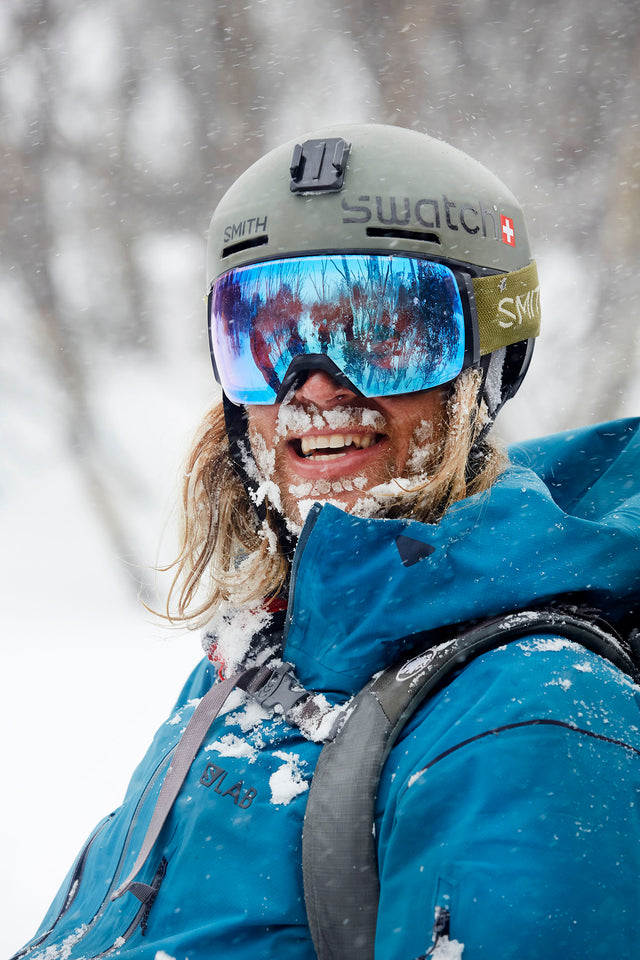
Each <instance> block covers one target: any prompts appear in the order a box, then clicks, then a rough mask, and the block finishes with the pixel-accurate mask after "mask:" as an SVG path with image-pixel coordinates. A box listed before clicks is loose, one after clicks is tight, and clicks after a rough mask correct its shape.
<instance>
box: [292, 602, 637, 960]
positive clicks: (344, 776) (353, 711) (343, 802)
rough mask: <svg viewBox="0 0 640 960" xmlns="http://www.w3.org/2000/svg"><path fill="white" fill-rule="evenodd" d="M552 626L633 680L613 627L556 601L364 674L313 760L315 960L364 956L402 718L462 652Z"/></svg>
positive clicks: (463, 659)
mask: <svg viewBox="0 0 640 960" xmlns="http://www.w3.org/2000/svg"><path fill="white" fill-rule="evenodd" d="M541 632H553V633H554V634H558V635H560V636H562V637H566V638H568V639H570V640H573V641H575V642H577V643H580V644H581V645H583V646H584V647H587V648H588V649H589V650H592V651H594V652H595V653H598V654H600V655H601V656H603V657H606V658H607V659H608V660H610V661H612V662H613V663H614V664H615V665H616V666H617V667H619V668H620V669H621V670H623V671H624V672H625V673H628V674H630V675H631V676H632V677H634V679H635V678H636V677H637V668H636V665H635V664H634V662H633V660H632V659H631V657H630V656H629V655H628V654H627V653H626V651H625V649H624V648H623V646H622V645H621V644H620V643H619V642H618V640H617V639H616V638H615V637H613V636H612V635H611V634H608V633H606V632H605V631H604V630H602V629H600V628H599V627H598V626H595V625H594V624H592V623H590V622H589V621H587V620H582V619H580V618H579V617H576V616H572V615H570V614H566V613H564V612H560V611H555V610H542V611H540V610H537V611H521V612H519V613H515V614H509V615H506V616H503V617H498V618H495V619H493V620H488V621H485V622H483V623H480V624H479V625H477V626H474V627H472V628H470V629H469V630H466V631H465V632H464V633H462V634H461V635H460V636H458V637H455V638H454V639H452V640H449V641H447V642H445V643H442V644H439V645H437V646H434V647H431V648H430V649H428V650H426V651H425V652H424V653H421V654H419V655H418V656H414V657H413V658H412V659H411V660H408V661H407V662H405V663H402V664H395V665H394V666H391V667H388V668H387V669H386V670H385V671H383V673H381V674H379V675H378V676H377V677H375V678H374V679H372V680H371V681H370V682H369V683H368V684H367V685H366V686H365V687H364V688H363V689H362V690H361V691H360V693H359V694H358V695H357V696H356V697H355V699H354V700H353V701H351V702H350V704H349V712H348V715H347V719H346V720H345V721H344V723H343V724H342V726H341V727H340V728H339V730H338V733H337V734H336V735H335V737H334V738H333V739H332V740H331V741H329V742H328V743H326V744H325V746H324V747H323V750H322V753H321V754H320V758H319V760H318V763H317V766H316V769H315V772H314V775H313V780H312V782H311V789H310V792H309V800H308V803H307V810H306V814H305V821H304V831H303V842H302V849H303V876H304V892H305V901H306V908H307V916H308V920H309V926H310V929H311V935H312V937H313V942H314V945H315V949H316V953H317V955H318V960H342V958H344V957H349V958H350V960H372V958H373V955H374V939H375V930H376V920H377V914H378V901H379V896H380V886H379V881H378V870H377V861H376V849H375V837H374V817H375V798H376V794H377V789H378V781H379V779H380V774H381V771H382V767H383V765H384V762H385V760H386V759H387V757H388V755H389V752H390V751H391V748H392V746H393V744H394V743H395V741H396V739H397V737H398V734H399V733H400V731H401V730H402V728H403V727H404V725H405V724H406V722H407V720H408V719H409V717H410V716H411V715H412V714H413V713H414V711H415V710H416V709H417V708H418V706H419V705H420V704H421V703H422V702H423V701H424V700H425V699H426V697H427V696H428V695H429V694H430V693H431V692H432V691H433V690H434V688H435V687H437V686H438V685H439V684H440V683H442V682H443V680H445V679H446V678H447V677H448V676H449V675H450V674H451V673H452V672H453V671H454V670H456V669H457V668H459V667H460V666H462V665H463V664H464V663H467V662H468V661H469V660H470V659H472V658H474V657H477V656H480V655H481V654H482V653H486V652H488V651H489V650H492V649H495V648H496V647H499V646H502V645H503V644H504V643H508V642H510V641H513V640H517V639H519V638H522V637H524V636H530V635H531V634H532V633H541Z"/></svg>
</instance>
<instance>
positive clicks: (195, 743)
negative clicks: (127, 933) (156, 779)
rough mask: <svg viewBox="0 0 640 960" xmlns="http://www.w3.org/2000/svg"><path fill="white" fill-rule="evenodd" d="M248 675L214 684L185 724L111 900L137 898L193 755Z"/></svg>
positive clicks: (242, 674)
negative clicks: (124, 875) (148, 818)
mask: <svg viewBox="0 0 640 960" xmlns="http://www.w3.org/2000/svg"><path fill="white" fill-rule="evenodd" d="M248 673H251V674H252V675H253V674H254V673H255V670H246V671H244V673H236V674H234V676H232V677H228V678H227V679H226V680H223V681H222V683H215V684H214V685H213V686H212V687H211V689H210V690H209V691H207V693H206V694H205V696H204V697H203V698H202V700H201V701H200V703H199V704H198V706H197V707H196V709H195V710H194V712H193V716H192V717H191V720H190V721H189V723H188V724H187V729H186V730H185V732H184V733H183V735H182V737H181V739H180V741H179V743H178V745H177V747H176V750H175V753H174V756H173V759H172V761H171V766H170V767H169V769H168V770H167V774H166V776H165V778H164V780H163V782H162V787H161V788H160V793H159V794H158V799H157V801H156V805H155V809H154V811H153V814H152V817H151V821H150V823H149V826H148V827H147V832H146V834H145V837H144V840H143V841H142V846H141V847H140V852H139V853H138V856H137V858H136V862H135V863H134V865H133V867H132V869H131V872H130V873H129V876H128V877H127V879H126V880H125V881H124V883H122V884H121V885H120V886H119V887H118V889H117V890H116V892H115V893H114V894H113V895H112V897H111V899H112V900H117V899H118V897H121V896H122V895H123V894H124V893H126V892H127V890H130V891H131V892H132V893H134V894H135V895H136V896H138V897H139V892H140V891H139V885H137V884H135V883H134V881H135V878H136V877H137V875H138V873H139V872H140V870H141V868H142V866H143V864H144V863H145V861H146V859H147V857H148V856H149V854H150V853H151V849H152V847H153V845H154V844H155V842H156V840H157V839H158V836H159V835H160V831H161V830H162V828H163V826H164V823H165V820H166V819H167V817H168V816H169V813H170V811H171V808H172V806H173V804H174V801H175V799H176V797H177V796H178V793H179V792H180V788H181V787H182V784H183V783H184V780H185V777H186V776H187V773H188V771H189V767H190V766H191V764H192V763H193V761H194V759H195V755H196V753H197V752H198V750H199V749H200V745H201V744H202V741H203V740H204V738H205V736H206V734H207V730H208V729H209V727H210V726H211V724H212V723H213V721H214V720H215V718H216V717H217V716H218V714H219V713H220V710H221V709H222V707H223V706H224V703H225V701H226V699H227V697H228V696H229V694H230V693H231V691H232V690H233V688H234V687H235V686H236V685H237V684H238V681H239V680H240V678H241V677H243V676H245V675H246V674H248Z"/></svg>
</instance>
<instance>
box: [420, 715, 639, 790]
mask: <svg viewBox="0 0 640 960" xmlns="http://www.w3.org/2000/svg"><path fill="white" fill-rule="evenodd" d="M536 726H547V727H560V728H562V729H565V730H571V731H572V733H580V734H583V735H584V736H586V737H591V738H592V739H593V740H600V741H601V742H603V743H610V744H612V745H613V746H616V747H624V749H625V750H630V751H631V752H632V753H635V754H636V756H638V757H640V749H638V748H637V747H633V746H631V744H629V743H625V741H624V740H617V739H616V738H615V737H608V736H606V735H605V734H603V733H595V732H594V731H593V730H585V728H584V727H578V726H576V725H575V724H572V723H567V722H566V721H565V720H554V719H552V718H550V717H535V718H533V719H532V720H520V721H518V722H516V723H505V724H502V725H501V726H499V727H492V728H491V730H483V731H482V733H477V734H475V735H474V736H473V737H468V738H467V739H466V740H461V741H460V743H456V744H454V746H452V747H448V748H447V749H446V750H443V751H442V753H439V754H438V756H437V757H434V758H433V760H430V761H429V763H427V764H425V765H424V766H423V767H421V768H420V769H419V770H417V771H416V772H415V773H413V774H411V780H412V781H413V780H414V779H415V777H419V776H421V775H422V774H423V773H426V772H427V770H430V769H431V768H432V767H434V766H435V765H436V764H437V763H439V762H440V761H441V760H444V759H445V758H446V757H448V756H451V754H453V753H456V752H457V751H458V750H461V749H462V748H463V747H468V746H469V745H470V744H472V743H475V742H476V741H478V740H484V739H485V738H486V737H492V736H497V735H498V734H500V733H505V732H506V731H507V730H519V729H521V728H523V727H536ZM408 789H409V786H406V787H405V788H404V790H403V792H402V795H403V796H404V794H405V793H406V792H407V790H408Z"/></svg>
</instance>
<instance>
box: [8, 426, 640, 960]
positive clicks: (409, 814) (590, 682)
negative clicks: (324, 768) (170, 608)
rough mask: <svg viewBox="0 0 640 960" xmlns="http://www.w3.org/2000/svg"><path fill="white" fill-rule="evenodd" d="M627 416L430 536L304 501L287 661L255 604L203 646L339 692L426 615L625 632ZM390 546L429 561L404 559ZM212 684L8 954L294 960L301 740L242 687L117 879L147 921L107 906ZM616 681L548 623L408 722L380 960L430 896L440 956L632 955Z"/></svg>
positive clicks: (393, 792)
mask: <svg viewBox="0 0 640 960" xmlns="http://www.w3.org/2000/svg"><path fill="white" fill-rule="evenodd" d="M639 426H640V422H639V421H620V422H617V423H613V424H606V425H601V426H598V427H595V428H588V429H585V430H581V431H574V432H571V433H566V434H561V435H557V436H554V437H550V438H547V439H545V440H542V441H536V442H531V443H527V444H524V445H522V446H518V447H516V448H513V449H512V450H511V451H510V454H511V461H512V466H511V467H510V468H509V469H508V471H507V472H506V473H505V474H504V475H503V476H502V477H501V478H500V480H499V481H498V482H497V483H496V484H495V486H494V487H493V488H492V490H491V491H488V492H486V493H483V494H480V495H478V496H475V497H472V498H470V499H468V500H466V501H464V502H463V503H460V504H458V505H456V506H455V507H453V508H452V509H451V510H450V511H449V512H448V514H447V515H446V516H445V517H444V519H443V520H442V521H441V522H440V523H439V524H437V525H425V524H420V523H417V522H415V521H402V520H367V519H359V518H355V517H353V516H350V515H348V514H346V513H344V512H342V511H340V510H338V509H336V508H334V507H332V506H330V505H326V506H324V507H323V508H322V509H318V510H316V511H315V512H314V513H313V514H312V515H311V516H310V518H309V520H308V522H307V525H306V526H305V529H304V531H303V535H302V537H301V540H300V544H299V547H298V550H297V553H296V557H295V561H294V570H293V575H292V587H291V593H290V598H289V610H288V613H287V618H286V624H285V625H284V648H283V649H280V647H281V644H282V642H283V637H282V629H283V620H284V618H283V617H282V616H279V615H277V614H276V615H271V616H270V617H269V616H268V615H267V614H265V613H264V612H262V613H260V614H244V615H243V617H244V621H243V622H242V624H241V626H242V627H243V629H244V640H243V633H242V631H241V630H238V617H234V616H229V617H227V618H226V620H225V621H224V622H223V623H222V624H221V625H219V626H218V647H219V649H221V650H224V651H225V653H226V655H227V656H231V658H232V659H234V657H235V659H236V660H244V662H246V661H247V660H250V659H251V658H252V657H254V658H255V656H256V649H258V648H259V649H260V651H261V652H260V654H259V655H260V656H262V657H264V656H265V655H266V653H265V650H268V648H269V644H272V645H274V647H275V648H276V650H277V655H278V656H282V657H283V658H284V659H286V660H289V661H291V662H293V663H294V664H295V667H296V672H297V674H298V677H299V678H300V680H301V681H302V683H303V684H304V685H305V686H306V687H307V688H309V689H311V690H315V691H319V692H321V693H322V694H324V696H325V697H326V699H327V701H328V703H329V704H340V703H342V702H345V701H346V700H347V699H348V698H349V697H351V696H352V695H353V694H354V693H355V692H357V691H358V690H359V689H360V687H361V686H362V685H363V684H364V682H365V681H366V680H367V679H368V678H369V677H370V676H371V675H372V674H373V673H374V672H376V671H377V670H379V669H381V668H382V667H384V666H385V665H386V664H388V663H389V662H391V661H392V660H394V659H397V657H398V655H399V653H400V652H401V648H402V647H403V646H407V647H410V646H411V640H410V638H411V636H412V634H416V633H423V634H424V632H425V631H429V630H431V629H437V628H438V627H441V626H442V625H444V624H454V623H459V622H463V621H466V620H469V619H477V618H479V617H489V616H493V615H496V614H499V613H501V612H504V611H509V610H517V609H522V608H526V607H529V606H531V605H532V604H541V603H544V602H546V601H549V600H552V599H553V598H557V597H559V596H562V597H566V596H567V595H569V596H570V597H571V598H573V599H577V600H580V601H587V602H588V603H590V604H592V605H593V606H594V607H598V608H599V609H600V610H602V612H603V614H604V615H605V616H606V617H608V618H610V619H611V620H613V621H615V622H618V623H620V622H622V621H623V620H624V618H625V617H627V618H628V617H629V615H630V614H632V612H633V611H634V610H635V611H636V612H637V610H638V606H639V603H640V596H639V595H640V481H639V478H640V430H639ZM399 534H404V535H406V536H410V537H412V538H414V539H417V540H421V541H423V542H424V543H425V544H428V545H429V546H430V547H431V548H432V551H431V552H430V553H429V555H428V556H425V557H424V558H423V559H421V560H420V561H418V562H416V563H414V564H412V565H411V566H405V565H403V563H402V562H401V558H400V555H399V551H398V546H397V544H396V537H397V536H398V535H399ZM424 552H425V554H426V553H428V551H427V550H425V551H424ZM240 619H242V618H240ZM402 638H405V639H402ZM406 638H408V639H406ZM247 639H248V641H249V642H245V641H246V640H247ZM258 640H259V643H258V642H257V641H258ZM231 666H234V664H231ZM215 679H216V668H215V667H214V665H213V664H212V663H211V662H210V661H209V660H207V659H205V660H203V662H202V663H201V664H200V665H199V666H198V667H197V668H196V670H195V671H194V672H193V674H192V676H191V677H190V679H189V681H188V682H187V684H186V686H185V688H184V690H183V692H182V694H181V696H180V698H179V701H178V704H177V706H176V708H175V711H174V712H173V713H172V714H171V716H170V717H169V719H168V720H167V721H166V723H165V724H164V725H163V726H162V727H161V728H160V729H159V731H158V733H157V734H156V737H155V739H154V741H153V743H152V745H151V747H150V749H149V751H148V753H147V755H146V757H145V758H144V760H143V761H142V763H141V764H140V766H139V767H138V769H137V770H136V771H135V773H134V776H133V779H132V781H131V784H130V786H129V789H128V792H127V795H126V797H125V800H124V802H123V804H122V806H121V807H120V808H119V809H118V810H116V811H115V813H112V814H111V815H110V816H108V817H107V818H106V819H105V820H104V821H103V822H102V823H101V824H100V825H99V826H98V827H97V829H96V831H95V833H94V834H93V836H92V837H91V838H90V840H89V841H88V844H87V846H86V847H85V848H84V850H83V851H82V853H81V854H80V856H79V858H78V859H77V861H76V863H75V864H74V866H73V867H72V869H71V871H70V873H69V875H68V877H67V879H66V880H65V882H64V883H63V885H62V887H61V890H60V892H59V894H58V896H57V897H56V899H55V901H54V903H53V904H52V906H51V908H50V910H49V912H48V914H47V916H46V917H45V920H44V921H43V924H42V926H41V928H40V930H39V931H38V933H37V935H36V937H35V938H34V940H33V941H32V943H31V945H30V946H28V947H27V948H25V951H26V953H25V955H28V956H29V958H30V960H33V958H36V957H37V958H46V960H59V958H60V960H62V958H65V960H66V958H69V960H74V958H81V957H82V958H93V957H102V956H111V955H113V956H118V957H122V958H124V960H134V958H136V960H138V958H140V960H142V958H145V960H146V958H156V957H162V958H164V957H165V955H168V956H169V957H174V958H176V960H187V958H188V960H205V958H206V960H211V958H213V957H224V958H226V960H249V958H251V960H256V958H260V960H265V958H274V960H275V958H277V960H288V958H292V960H293V958H295V960H304V958H309V960H312V958H313V957H314V956H315V954H314V950H313V946H312V943H311V940H310V935H309V929H308V926H307V922H306V914H305V906H304V898H303V888H302V867H301V833H302V823H303V817H304V812H305V804H306V798H307V791H308V787H309V782H310V780H311V777H312V775H313V770H314V766H315V763H316V761H317V758H318V755H319V751H320V749H321V744H319V743H316V742H314V741H313V740H311V739H308V738H306V737H304V736H303V735H302V734H301V732H300V731H299V730H298V729H296V728H294V727H291V726H289V725H288V724H287V723H286V721H285V720H284V719H283V718H281V717H278V716H271V715H268V714H266V713H265V712H264V711H262V709H261V708H259V707H258V706H257V705H256V704H255V702H254V701H247V700H246V698H245V695H244V694H242V693H241V692H240V691H234V693H233V694H232V699H231V700H230V701H229V702H228V703H227V705H226V707H225V710H224V712H223V713H222V714H221V715H220V716H219V717H218V718H217V719H216V720H215V721H214V722H213V724H212V726H211V728H210V730H209V732H208V734H207V736H206V737H205V740H204V742H203V745H202V748H201V749H200V751H199V753H198V754H197V756H196V758H195V760H194V762H193V764H192V766H191V768H190V771H189V774H188V776H187V779H186V781H185V783H184V786H183V788H182V790H181V792H180V794H179V796H178V799H177V801H176V803H175V805H174V807H173V809H172V811H171V813H170V815H169V818H168V820H167V822H166V823H165V826H164V828H163V831H162V833H161V835H160V837H159V839H158V841H157V843H156V845H155V847H154V849H153V851H152V853H151V855H150V856H149V858H148V860H147V861H146V863H145V866H144V868H143V870H142V872H141V874H140V876H139V878H138V879H139V880H141V881H143V882H146V883H149V884H153V885H154V886H155V887H156V888H157V891H158V892H157V896H156V898H155V902H154V903H153V905H152V907H151V908H150V909H148V908H145V907H143V906H141V904H140V903H139V901H138V900H136V898H135V897H134V896H133V895H132V894H131V893H127V894H125V895H124V896H123V897H122V898H121V899H118V900H115V901H112V900H111V894H112V893H113V891H114V890H115V889H116V888H117V886H118V884H119V883H120V882H122V880H123V879H124V877H126V876H127V874H128V872H129V870H130V868H131V866H132V864H133V862H134V860H135V857H136V854H137V851H138V849H139V847H140V844H141V841H142V837H143V836H144V833H145V831H146V828H147V825H148V823H149V819H150V817H151V812H152V809H153V805H154V802H155V799H156V797H157V795H158V791H159V789H160V784H161V782H162V779H163V777H164V775H165V773H166V770H167V768H168V766H169V764H170V762H171V757H172V751H173V750H174V749H175V746H176V744H177V742H178V740H179V738H180V735H181V733H182V732H183V730H184V728H185V726H186V724H187V722H188V720H189V717H190V716H191V714H192V713H193V710H194V708H195V705H196V703H197V702H198V700H199V698H201V697H202V696H203V695H204V694H205V693H206V691H207V690H208V689H209V688H210V686H211V684H212V683H213V682H214V681H215ZM638 693H639V691H638V689H637V688H636V687H634V685H633V684H632V683H631V681H630V680H629V679H628V678H627V677H626V676H624V675H622V674H621V673H620V672H619V671H618V670H617V669H616V668H615V667H613V666H612V665H611V664H609V663H608V662H606V661H604V660H602V659H601V658H599V657H598V656H596V655H595V654H592V653H590V652H588V651H587V650H585V649H583V648H581V647H578V646H576V645H575V644H573V643H570V642H568V641H565V640H559V639H558V638H557V637H554V636H553V635H549V634H547V635H535V636H531V637H529V638H525V639H524V640H521V641H518V642H514V643H511V644H509V645H508V646H506V647H503V648H501V649H497V650H494V651H493V652H491V653H488V654H485V655H483V656H481V657H478V658H477V659H475V660H473V661H472V662H471V663H470V664H469V665H467V666H466V667H465V669H464V670H462V671H460V672H459V673H458V674H457V675H456V676H455V677H454V679H452V680H451V682H449V683H448V685H447V686H446V687H444V688H443V689H441V690H440V691H439V692H438V693H437V694H436V695H434V696H433V697H432V698H431V699H430V700H429V701H428V702H427V703H426V704H424V706H422V707H421V708H420V709H419V711H418V712H417V713H416V714H415V715H414V717H413V718H412V720H411V722H410V723H409V725H408V726H407V727H406V728H405V730H404V732H403V734H402V736H401V738H400V740H399V741H398V742H397V743H396V745H395V747H394V749H393V751H392V753H391V755H390V757H389V759H388V761H387V763H386V766H385V769H384V772H383V776H382V780H381V783H380V790H379V795H378V800H377V812H376V825H375V829H376V838H377V846H378V860H379V871H380V882H381V899H380V910H379V918H378V931H377V941H376V958H378V960H416V958H420V957H423V956H424V955H425V954H426V952H427V951H428V950H429V948H430V947H431V944H432V927H433V921H434V913H435V910H436V908H437V907H446V908H447V909H448V910H449V911H450V916H451V929H450V942H449V943H448V944H447V945H446V950H447V951H448V952H447V953H446V956H448V957H463V960H482V958H495V957H500V958H502V960H505V958H516V957H517V958H518V960H528V958H536V960H538V958H540V957H545V958H550V957H562V958H563V960H578V958H583V957H586V956H588V957H590V958H594V957H603V958H604V957H607V958H612V957H615V958H617V960H620V958H631V957H635V956H637V923H638V920H637V918H638V916H640V892H639V891H640V883H639V882H638V880H639V878H640V809H639V803H638V799H639V797H640V706H639V703H640V698H639V695H638ZM336 882H339V878H336ZM438 955H439V954H438V953H437V952H436V957H437V956H438ZM441 955H444V954H441Z"/></svg>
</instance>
